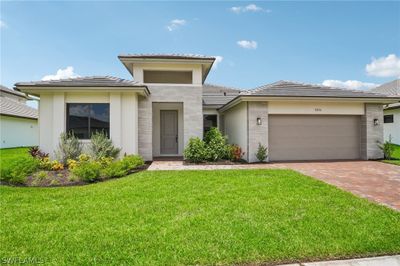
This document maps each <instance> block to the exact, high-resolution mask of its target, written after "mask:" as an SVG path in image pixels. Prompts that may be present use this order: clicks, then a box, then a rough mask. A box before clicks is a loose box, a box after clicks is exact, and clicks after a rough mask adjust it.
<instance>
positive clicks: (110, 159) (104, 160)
mask: <svg viewBox="0 0 400 266" xmlns="http://www.w3.org/2000/svg"><path fill="white" fill-rule="evenodd" d="M113 161H114V158H113V157H104V156H103V157H100V158H99V159H98V162H99V163H100V164H101V166H102V167H107V166H109V165H110V164H111V163H112V162H113Z"/></svg>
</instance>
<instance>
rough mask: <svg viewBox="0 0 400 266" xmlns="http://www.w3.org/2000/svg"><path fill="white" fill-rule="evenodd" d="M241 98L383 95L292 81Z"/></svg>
mask: <svg viewBox="0 0 400 266" xmlns="http://www.w3.org/2000/svg"><path fill="white" fill-rule="evenodd" d="M241 95H243V96H273V97H275V96H281V97H332V98H384V97H386V96H385V95H383V94H379V93H372V92H365V91H357V90H347V89H341V88H333V87H327V86H323V85H316V84H315V85H314V84H305V83H300V82H294V81H283V80H281V81H278V82H275V83H271V84H267V85H264V86H261V87H258V88H255V89H252V90H248V91H245V92H243V93H242V94H241Z"/></svg>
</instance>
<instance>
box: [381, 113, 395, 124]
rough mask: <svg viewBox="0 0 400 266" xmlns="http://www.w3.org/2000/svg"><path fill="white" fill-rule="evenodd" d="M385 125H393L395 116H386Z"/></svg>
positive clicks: (384, 118) (384, 117)
mask: <svg viewBox="0 0 400 266" xmlns="http://www.w3.org/2000/svg"><path fill="white" fill-rule="evenodd" d="M383 123H385V124H386V123H393V115H384V116H383Z"/></svg>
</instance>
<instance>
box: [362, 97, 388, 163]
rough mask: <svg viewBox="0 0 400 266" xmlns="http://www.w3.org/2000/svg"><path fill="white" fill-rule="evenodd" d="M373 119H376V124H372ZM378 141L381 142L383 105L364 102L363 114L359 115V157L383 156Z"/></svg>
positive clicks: (378, 157) (368, 158) (379, 157)
mask: <svg viewBox="0 0 400 266" xmlns="http://www.w3.org/2000/svg"><path fill="white" fill-rule="evenodd" d="M374 119H378V125H374ZM378 142H380V143H382V142H383V106H382V104H370V103H366V104H365V114H364V115H363V116H361V159H363V160H374V159H381V158H383V152H382V150H381V149H380V148H379V147H378Z"/></svg>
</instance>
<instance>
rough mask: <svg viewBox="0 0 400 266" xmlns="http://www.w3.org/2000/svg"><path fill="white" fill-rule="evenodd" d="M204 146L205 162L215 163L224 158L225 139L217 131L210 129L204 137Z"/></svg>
mask: <svg viewBox="0 0 400 266" xmlns="http://www.w3.org/2000/svg"><path fill="white" fill-rule="evenodd" d="M204 143H205V146H206V160H208V161H217V160H219V159H223V158H226V138H225V137H224V136H223V135H222V133H221V132H220V131H219V130H218V128H215V127H213V128H211V129H210V130H209V131H208V132H207V133H206V135H205V136H204Z"/></svg>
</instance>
